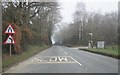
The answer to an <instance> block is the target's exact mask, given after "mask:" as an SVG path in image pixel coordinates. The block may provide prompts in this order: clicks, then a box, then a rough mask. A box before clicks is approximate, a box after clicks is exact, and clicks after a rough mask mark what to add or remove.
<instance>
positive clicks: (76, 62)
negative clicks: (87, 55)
mask: <svg viewBox="0 0 120 75" xmlns="http://www.w3.org/2000/svg"><path fill="white" fill-rule="evenodd" d="M64 52H65V54H68V53H67V52H66V51H64ZM69 56H70V55H69ZM70 57H71V58H72V59H73V60H74V61H75V62H76V63H78V64H79V65H80V66H82V64H81V63H80V62H78V61H77V60H75V59H74V58H73V57H72V56H70Z"/></svg>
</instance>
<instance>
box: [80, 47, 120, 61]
mask: <svg viewBox="0 0 120 75" xmlns="http://www.w3.org/2000/svg"><path fill="white" fill-rule="evenodd" d="M79 50H83V51H88V52H92V53H97V54H101V55H105V56H109V57H113V58H117V59H120V55H119V52H120V50H118V46H114V47H112V46H109V47H107V48H105V49H97V48H88V49H82V48H80V49H79Z"/></svg>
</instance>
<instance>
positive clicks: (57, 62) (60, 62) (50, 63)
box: [34, 61, 76, 64]
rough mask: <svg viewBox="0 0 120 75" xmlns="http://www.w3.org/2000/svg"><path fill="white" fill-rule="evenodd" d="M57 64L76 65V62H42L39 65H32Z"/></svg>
mask: <svg viewBox="0 0 120 75" xmlns="http://www.w3.org/2000/svg"><path fill="white" fill-rule="evenodd" d="M59 63H60V64H72V63H76V62H75V61H68V62H65V61H64V62H58V61H57V62H54V61H53V62H44V61H43V62H40V63H38V62H36V63H34V64H59Z"/></svg>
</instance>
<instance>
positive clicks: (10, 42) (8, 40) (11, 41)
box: [4, 35, 15, 44]
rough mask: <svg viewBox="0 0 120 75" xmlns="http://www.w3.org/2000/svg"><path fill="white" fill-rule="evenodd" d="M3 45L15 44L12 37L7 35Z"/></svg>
mask: <svg viewBox="0 0 120 75" xmlns="http://www.w3.org/2000/svg"><path fill="white" fill-rule="evenodd" d="M4 44H15V41H14V39H13V37H12V36H11V35H9V37H8V38H7V39H6V41H5V42H4Z"/></svg>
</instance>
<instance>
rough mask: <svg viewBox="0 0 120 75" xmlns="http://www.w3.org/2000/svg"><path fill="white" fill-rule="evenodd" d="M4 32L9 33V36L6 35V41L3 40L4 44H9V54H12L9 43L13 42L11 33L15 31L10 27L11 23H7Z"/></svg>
mask: <svg viewBox="0 0 120 75" xmlns="http://www.w3.org/2000/svg"><path fill="white" fill-rule="evenodd" d="M4 33H5V34H9V36H8V38H7V39H6V41H5V42H4V44H10V56H11V55H12V53H11V49H12V48H11V45H12V44H15V40H14V39H13V37H12V35H11V34H14V33H15V31H14V29H13V27H12V25H11V24H9V25H8V27H7V28H6V30H5V32H4Z"/></svg>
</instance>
